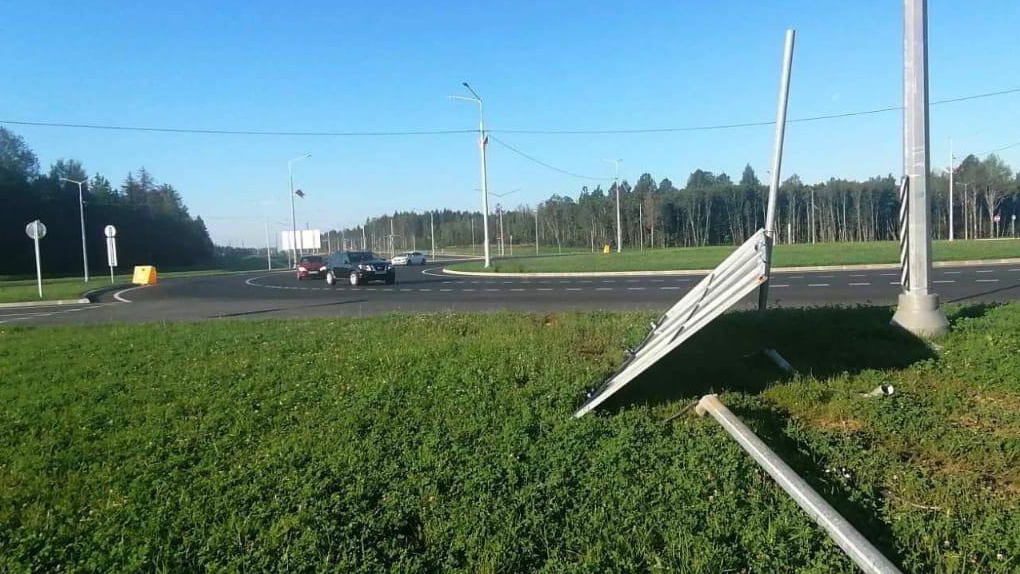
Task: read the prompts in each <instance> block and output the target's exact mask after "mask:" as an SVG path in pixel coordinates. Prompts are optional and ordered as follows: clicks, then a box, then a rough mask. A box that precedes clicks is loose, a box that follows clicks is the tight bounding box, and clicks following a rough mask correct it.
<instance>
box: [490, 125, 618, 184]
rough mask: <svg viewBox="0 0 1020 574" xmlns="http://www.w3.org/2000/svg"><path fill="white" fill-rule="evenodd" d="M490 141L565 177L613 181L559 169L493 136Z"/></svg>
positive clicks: (608, 178) (607, 178)
mask: <svg viewBox="0 0 1020 574" xmlns="http://www.w3.org/2000/svg"><path fill="white" fill-rule="evenodd" d="M489 139H491V140H492V141H494V142H496V143H498V144H499V145H501V146H503V147H505V148H506V149H508V150H510V151H512V152H514V153H515V154H517V155H519V156H521V157H523V158H524V159H527V160H528V161H532V162H535V163H537V164H538V165H540V166H542V167H545V168H548V169H551V170H553V171H557V172H559V173H562V174H564V175H569V176H571V177H576V178H578V179H584V180H589V181H601V180H606V181H608V180H611V179H613V178H611V177H591V176H587V175H581V174H579V173H574V172H572V171H567V170H565V169H560V168H558V167H556V166H554V165H550V164H548V163H546V162H544V161H542V160H540V159H538V158H536V157H534V156H531V155H528V154H526V153H524V152H522V151H521V150H519V149H517V148H515V147H514V146H512V145H510V144H508V143H506V142H505V141H502V140H500V139H499V138H497V137H495V136H493V135H492V134H489Z"/></svg>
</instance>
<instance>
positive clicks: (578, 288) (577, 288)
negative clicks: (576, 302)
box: [567, 287, 581, 291]
mask: <svg viewBox="0 0 1020 574" xmlns="http://www.w3.org/2000/svg"><path fill="white" fill-rule="evenodd" d="M580 290H581V288H580V287H567V291H580Z"/></svg>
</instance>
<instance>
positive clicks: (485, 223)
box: [450, 82, 491, 268]
mask: <svg viewBox="0 0 1020 574" xmlns="http://www.w3.org/2000/svg"><path fill="white" fill-rule="evenodd" d="M461 83H462V84H463V85H464V87H465V88H467V89H468V91H469V92H471V94H472V95H473V96H474V97H473V98H467V97H464V96H450V98H451V99H454V100H463V101H468V102H475V103H477V104H478V147H479V148H480V149H481V156H482V227H483V234H484V239H485V267H486V268H488V267H489V266H490V265H491V259H490V258H489V178H488V174H487V173H486V163H485V146H486V145H487V144H488V143H489V142H488V136H486V135H485V105H484V104H483V103H482V97H481V96H479V95H478V93H477V92H475V91H474V89H472V88H471V86H470V85H469V84H468V83H467V82H461ZM472 243H473V242H472Z"/></svg>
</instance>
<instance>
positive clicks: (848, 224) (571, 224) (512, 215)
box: [324, 155, 1020, 252]
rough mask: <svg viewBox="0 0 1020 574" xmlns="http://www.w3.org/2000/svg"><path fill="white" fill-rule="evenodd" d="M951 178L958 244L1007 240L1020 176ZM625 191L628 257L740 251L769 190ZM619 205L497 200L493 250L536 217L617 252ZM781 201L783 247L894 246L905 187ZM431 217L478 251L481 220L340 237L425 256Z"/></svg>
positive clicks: (853, 185)
mask: <svg viewBox="0 0 1020 574" xmlns="http://www.w3.org/2000/svg"><path fill="white" fill-rule="evenodd" d="M953 177H954V181H955V185H954V189H955V193H954V201H953V212H954V215H953V218H954V231H955V236H956V237H957V238H960V239H964V238H988V237H999V236H1005V235H1008V234H1009V233H1010V229H1011V228H1010V223H1011V220H1012V216H1013V215H1014V214H1015V213H1016V212H1017V209H1018V206H1020V174H1014V173H1013V171H1012V169H1011V168H1010V166H1009V165H1007V164H1006V163H1004V162H1003V161H1002V160H1001V159H1000V158H999V157H998V156H996V155H989V156H988V157H986V158H985V159H984V160H981V159H979V158H977V157H975V156H973V155H969V156H967V157H966V158H964V159H963V161H961V162H960V163H959V165H957V166H956V169H955V171H954V174H953ZM932 184H933V189H932V190H930V191H929V195H930V201H931V210H932V233H933V235H934V237H935V238H936V239H944V238H947V237H948V236H949V172H948V170H942V171H939V172H936V173H934V174H933V175H932ZM619 185H620V196H621V211H622V214H623V217H622V219H623V244H624V248H639V247H641V246H644V247H646V248H652V247H687V246H699V245H719V244H737V243H740V242H742V241H744V240H745V239H746V238H747V237H748V236H749V235H750V234H752V233H754V232H755V231H756V230H757V229H759V228H760V227H762V226H763V225H764V220H765V199H766V196H767V194H768V188H767V186H766V185H764V184H763V183H762V182H761V181H760V180H759V179H758V177H757V175H756V174H755V172H754V170H753V169H752V168H751V166H750V165H748V166H746V167H745V168H744V171H743V173H742V175H741V177H740V180H739V181H733V180H732V179H731V178H730V177H729V176H728V175H727V174H725V173H720V174H713V173H711V172H708V171H704V170H700V169H699V170H695V171H694V172H693V173H691V174H690V176H689V177H688V178H687V181H686V183H685V184H684V186H683V187H677V186H676V185H675V184H674V183H673V182H672V181H671V180H669V179H668V178H667V179H662V180H660V181H658V182H656V180H655V179H654V178H653V177H652V176H651V175H650V174H647V173H646V174H644V175H642V176H641V177H640V178H638V180H637V182H636V183H634V184H633V185H631V184H630V183H628V182H626V181H623V182H621V183H620V184H619ZM615 196H616V186H615V184H613V185H610V186H609V187H608V188H606V189H603V188H602V187H601V186H597V187H595V188H593V189H589V188H588V187H582V188H581V189H580V190H579V193H578V195H577V197H576V198H574V197H569V196H560V195H553V196H552V197H550V198H549V199H547V200H545V201H542V202H541V203H539V204H538V205H537V206H535V205H518V206H514V207H511V206H507V205H505V204H504V205H503V206H501V207H500V206H499V201H500V200H499V199H498V198H495V197H493V198H492V199H491V200H490V204H489V205H490V209H491V210H492V213H491V214H490V216H489V226H490V232H489V234H490V240H491V241H492V243H493V244H494V245H498V244H499V211H500V209H502V210H503V230H504V231H503V232H504V234H505V235H506V239H505V242H509V241H510V239H511V237H512V238H513V242H514V243H515V244H520V243H525V244H531V245H534V242H535V235H536V226H535V222H536V215H537V220H538V229H537V234H538V240H539V242H540V244H542V245H544V246H550V247H556V246H560V247H574V248H576V247H588V248H591V249H593V250H594V249H597V248H600V247H601V246H602V245H604V244H609V245H615V243H616V224H615V221H616V207H615ZM778 199H779V203H778V212H777V225H778V227H779V240H780V241H782V242H790V241H794V242H797V243H805V242H811V241H812V240H814V241H817V242H834V241H874V240H891V239H895V238H896V237H897V234H898V229H897V228H898V217H899V185H898V180H897V178H896V177H894V176H892V175H887V176H884V177H873V178H871V179H868V180H867V181H852V180H845V179H830V180H829V181H826V182H823V183H817V184H813V185H812V184H805V183H803V182H802V181H801V180H800V178H799V177H797V176H796V175H793V176H791V177H789V178H788V179H786V180H785V181H784V182H783V183H782V185H781V186H780V189H779V198H778ZM812 206H813V208H814V209H813V210H812ZM536 210H537V213H536ZM812 211H813V214H812ZM430 216H431V218H433V219H434V221H435V234H436V245H437V247H438V246H468V245H481V243H482V223H481V212H480V211H450V210H436V211H433V212H432V213H431V214H430V213H429V212H425V213H410V212H397V213H394V214H392V215H383V216H380V217H374V218H370V219H368V220H367V221H366V222H365V224H364V225H363V226H358V227H355V228H348V229H344V230H342V233H343V235H344V237H346V238H349V239H350V238H353V239H354V240H355V241H356V242H357V243H358V244H360V242H361V238H362V235H363V233H364V237H365V239H366V241H367V243H368V244H369V247H370V248H372V249H374V250H377V251H380V252H387V251H388V250H389V248H390V247H389V236H390V234H391V231H390V230H391V221H392V230H393V231H392V234H393V236H394V248H395V249H396V250H398V251H399V250H404V249H410V248H412V246H413V247H417V249H418V250H424V249H428V248H429V247H430V245H431V244H430V242H429V238H430V235H429V234H430V228H429V223H430ZM996 216H999V222H998V223H996V221H995V217H996ZM334 233H335V234H337V235H339V234H340V233H341V232H340V231H334V232H330V235H331V242H332V243H333V244H334V245H336V239H335V238H332V236H333V234H334ZM324 243H325V241H324Z"/></svg>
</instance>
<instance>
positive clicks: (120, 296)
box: [113, 275, 265, 303]
mask: <svg viewBox="0 0 1020 574" xmlns="http://www.w3.org/2000/svg"><path fill="white" fill-rule="evenodd" d="M263 277H265V275H263ZM252 279H258V277H252ZM252 279H248V281H245V283H247V284H248V285H252V283H250V281H251V280H252ZM143 287H148V285H139V286H138V287H128V288H127V289H121V290H120V291H117V292H116V293H114V294H113V298H114V299H116V300H118V301H120V302H121V303H130V302H131V300H130V299H125V298H124V293H127V292H128V291H134V290H135V289H141V288H143Z"/></svg>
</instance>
